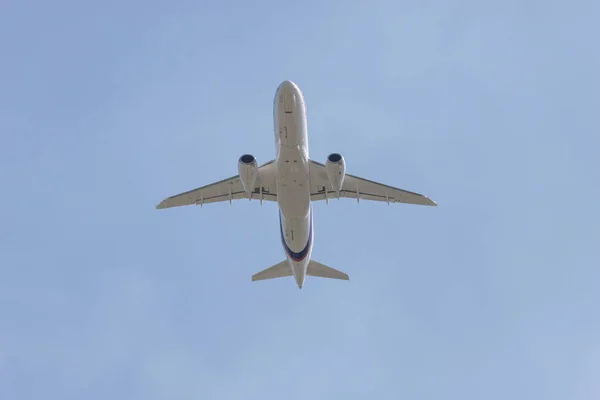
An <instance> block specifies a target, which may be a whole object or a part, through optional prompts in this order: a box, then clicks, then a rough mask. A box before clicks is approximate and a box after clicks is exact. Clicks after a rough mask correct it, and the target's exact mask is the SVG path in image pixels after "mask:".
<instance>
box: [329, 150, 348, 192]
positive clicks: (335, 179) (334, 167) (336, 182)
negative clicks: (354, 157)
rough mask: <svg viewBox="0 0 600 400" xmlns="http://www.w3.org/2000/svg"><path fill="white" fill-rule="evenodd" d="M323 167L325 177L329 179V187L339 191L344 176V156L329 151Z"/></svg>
mask: <svg viewBox="0 0 600 400" xmlns="http://www.w3.org/2000/svg"><path fill="white" fill-rule="evenodd" d="M325 169H326V170H327V178H328V179H329V183H330V184H331V188H332V189H333V190H335V191H336V192H338V193H339V191H340V190H342V185H343V184H344V177H345V176H346V161H345V160H344V157H342V155H341V154H338V153H331V154H330V155H328V156H327V161H326V162H325Z"/></svg>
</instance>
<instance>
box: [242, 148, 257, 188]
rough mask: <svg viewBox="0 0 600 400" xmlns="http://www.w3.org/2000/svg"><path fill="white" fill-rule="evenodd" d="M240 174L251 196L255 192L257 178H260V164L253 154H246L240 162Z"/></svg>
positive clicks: (243, 184)
mask: <svg viewBox="0 0 600 400" xmlns="http://www.w3.org/2000/svg"><path fill="white" fill-rule="evenodd" d="M238 173H239V174H240V181H242V186H243V187H244V190H245V191H246V193H248V194H250V193H251V192H252V191H253V190H254V185H255V184H256V178H257V177H258V163H257V162H256V158H254V156H253V155H252V154H244V155H243V156H241V157H240V159H239V161H238Z"/></svg>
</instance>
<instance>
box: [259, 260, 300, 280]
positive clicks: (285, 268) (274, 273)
mask: <svg viewBox="0 0 600 400" xmlns="http://www.w3.org/2000/svg"><path fill="white" fill-rule="evenodd" d="M285 276H292V270H291V269H290V264H289V263H288V260H284V261H282V262H280V263H279V264H275V265H273V266H272V267H269V268H267V269H265V270H262V271H260V272H258V273H256V274H254V275H252V281H263V280H265V279H275V278H283V277H285Z"/></svg>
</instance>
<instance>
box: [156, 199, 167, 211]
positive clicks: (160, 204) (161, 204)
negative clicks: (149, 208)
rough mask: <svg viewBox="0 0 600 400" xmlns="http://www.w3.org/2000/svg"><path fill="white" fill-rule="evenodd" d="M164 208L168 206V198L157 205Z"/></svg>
mask: <svg viewBox="0 0 600 400" xmlns="http://www.w3.org/2000/svg"><path fill="white" fill-rule="evenodd" d="M163 208H167V200H163V201H161V202H160V203H158V204H157V205H156V209H157V210H162V209H163Z"/></svg>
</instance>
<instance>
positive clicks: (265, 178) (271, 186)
mask: <svg viewBox="0 0 600 400" xmlns="http://www.w3.org/2000/svg"><path fill="white" fill-rule="evenodd" d="M240 199H256V200H264V201H277V186H276V184H275V163H274V160H271V161H269V162H267V163H265V164H263V165H261V166H260V167H258V177H257V179H256V185H255V188H254V190H253V191H252V193H250V196H249V195H248V193H246V192H245V191H244V188H243V186H242V182H241V180H240V176H239V175H235V176H232V177H230V178H227V179H223V180H222V181H219V182H214V183H211V184H209V185H206V186H202V187H199V188H196V189H192V190H190V191H187V192H183V193H179V194H177V195H175V196H171V197H167V198H166V199H164V200H163V201H161V202H160V203H159V204H158V205H157V206H156V208H157V209H163V208H171V207H180V206H188V205H193V204H195V205H199V206H202V205H203V204H209V203H218V202H223V201H229V202H231V201H233V200H240Z"/></svg>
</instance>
